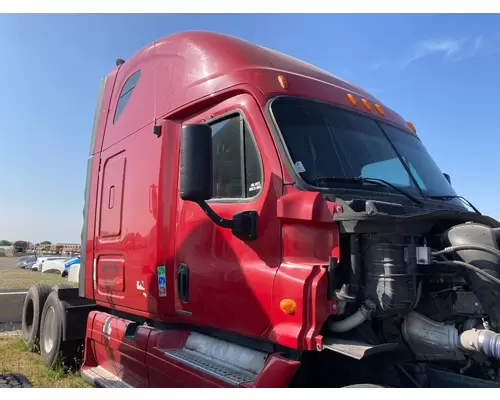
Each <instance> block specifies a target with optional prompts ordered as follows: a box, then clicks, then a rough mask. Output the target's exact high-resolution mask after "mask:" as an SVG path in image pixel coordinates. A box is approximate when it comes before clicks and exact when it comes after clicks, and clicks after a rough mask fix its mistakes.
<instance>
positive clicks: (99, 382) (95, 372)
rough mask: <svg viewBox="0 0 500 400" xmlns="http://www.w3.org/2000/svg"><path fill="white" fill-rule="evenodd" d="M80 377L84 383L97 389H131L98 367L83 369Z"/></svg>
mask: <svg viewBox="0 0 500 400" xmlns="http://www.w3.org/2000/svg"><path fill="white" fill-rule="evenodd" d="M81 375H82V378H83V380H84V381H85V382H87V383H88V384H89V385H92V386H94V387H97V388H115V389H126V388H131V387H132V386H130V385H129V384H128V383H126V382H124V381H123V380H122V379H120V378H119V377H117V376H116V375H114V374H112V373H111V372H109V371H107V370H105V369H104V368H103V367H101V366H100V365H98V366H97V367H92V368H85V369H83V370H82V371H81Z"/></svg>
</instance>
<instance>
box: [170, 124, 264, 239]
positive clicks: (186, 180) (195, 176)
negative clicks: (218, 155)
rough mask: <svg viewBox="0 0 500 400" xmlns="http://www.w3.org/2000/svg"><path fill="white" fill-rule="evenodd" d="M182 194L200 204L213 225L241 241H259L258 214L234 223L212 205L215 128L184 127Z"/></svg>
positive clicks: (245, 213)
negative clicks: (210, 202)
mask: <svg viewBox="0 0 500 400" xmlns="http://www.w3.org/2000/svg"><path fill="white" fill-rule="evenodd" d="M179 171H180V177H179V181H180V183H179V192H180V193H179V194H180V197H181V199H182V200H184V201H191V202H194V203H197V204H198V205H199V206H200V207H201V208H202V210H203V211H204V212H205V214H206V215H207V216H208V217H209V218H210V219H211V220H212V222H213V223H214V224H216V225H218V226H220V227H221V228H226V229H231V232H232V233H233V235H234V236H236V237H238V238H239V239H241V240H255V239H256V238H257V212H255V211H243V212H240V213H237V214H235V215H233V217H232V219H226V218H222V217H221V216H219V215H218V214H217V213H216V212H215V211H214V210H213V209H212V208H211V207H210V206H209V205H208V204H207V200H210V199H211V198H212V197H213V180H214V178H213V154H212V128H211V127H210V126H209V125H205V124H191V125H184V126H183V127H182V131H181V149H180V161H179Z"/></svg>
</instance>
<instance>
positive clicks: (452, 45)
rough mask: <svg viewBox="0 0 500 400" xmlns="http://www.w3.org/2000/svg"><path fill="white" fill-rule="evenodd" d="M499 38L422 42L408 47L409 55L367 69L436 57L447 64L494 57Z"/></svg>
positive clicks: (451, 38) (428, 40) (498, 48)
mask: <svg viewBox="0 0 500 400" xmlns="http://www.w3.org/2000/svg"><path fill="white" fill-rule="evenodd" d="M499 42H500V36H499V37H498V38H495V37H489V38H485V37H484V36H483V35H478V36H476V37H473V38H469V39H465V38H456V37H441V38H431V39H427V40H422V41H420V42H417V43H415V44H414V45H412V46H411V47H410V50H409V52H408V53H409V55H407V56H406V57H400V58H399V59H398V58H396V59H393V60H392V62H391V60H390V59H386V60H379V61H377V62H374V63H371V64H370V65H369V68H370V69H372V70H380V69H382V68H383V67H390V66H392V67H394V66H396V67H400V68H406V67H408V66H409V65H410V64H412V63H414V62H416V61H419V60H421V59H424V58H427V57H432V56H437V57H440V58H441V59H442V60H444V61H447V62H457V61H461V60H463V59H465V58H471V57H476V56H494V55H496V54H499V53H500V43H499Z"/></svg>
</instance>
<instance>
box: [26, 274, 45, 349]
mask: <svg viewBox="0 0 500 400" xmlns="http://www.w3.org/2000/svg"><path fill="white" fill-rule="evenodd" d="M50 291H51V287H50V286H49V285H46V284H43V283H37V284H36V285H34V286H32V287H31V288H30V289H29V290H28V294H27V295H26V298H25V299H24V305H23V314H22V317H21V322H22V324H21V325H22V332H23V340H24V343H26V345H27V346H28V349H29V350H30V351H32V352H35V351H37V350H38V341H39V338H40V321H41V316H42V310H43V306H44V304H45V301H46V300H47V297H48V296H49V294H50Z"/></svg>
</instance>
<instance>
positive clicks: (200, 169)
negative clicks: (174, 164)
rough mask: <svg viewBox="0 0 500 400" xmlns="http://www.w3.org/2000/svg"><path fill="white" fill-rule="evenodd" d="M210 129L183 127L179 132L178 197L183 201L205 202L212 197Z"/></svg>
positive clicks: (203, 126)
mask: <svg viewBox="0 0 500 400" xmlns="http://www.w3.org/2000/svg"><path fill="white" fill-rule="evenodd" d="M212 165H213V156H212V128H211V127H210V126H209V125H204V124H192V125H184V126H183V127H182V131H181V151H180V165H179V170H180V178H179V179H180V196H181V199H182V200H184V201H194V202H196V203H197V202H200V201H206V200H209V199H211V198H212V196H213V169H212V168H213V167H212Z"/></svg>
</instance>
